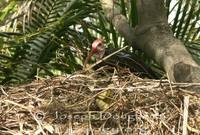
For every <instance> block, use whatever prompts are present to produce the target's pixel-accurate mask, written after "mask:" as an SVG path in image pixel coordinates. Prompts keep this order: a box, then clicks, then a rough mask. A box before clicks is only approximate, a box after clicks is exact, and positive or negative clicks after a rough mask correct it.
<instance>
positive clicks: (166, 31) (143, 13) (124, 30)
mask: <svg viewBox="0 0 200 135" xmlns="http://www.w3.org/2000/svg"><path fill="white" fill-rule="evenodd" d="M100 1H101V3H102V6H103V10H104V15H105V16H106V17H107V19H108V20H109V21H110V22H112V24H113V25H114V26H115V28H116V30H117V31H118V32H119V34H121V35H122V36H123V37H124V38H125V39H126V40H127V41H128V42H129V43H130V44H131V45H132V46H133V47H134V48H139V49H141V50H142V51H144V52H145V53H146V54H147V55H148V56H149V57H150V58H152V59H153V60H154V61H155V62H156V63H157V64H159V65H160V66H161V67H162V68H163V69H164V70H165V71H166V72H167V73H168V74H169V79H170V80H171V81H174V82H191V83H195V82H200V67H199V66H198V65H197V64H196V63H195V61H194V60H193V59H192V57H191V55H190V54H189V53H188V51H187V49H186V48H185V46H184V44H183V43H182V42H181V41H180V40H178V39H177V38H175V37H174V34H173V32H172V30H171V28H170V26H169V25H168V22H167V17H166V14H165V8H164V0H159V1H158V0H136V3H137V10H138V25H137V26H136V27H135V28H132V27H131V26H130V25H129V24H128V22H127V20H126V18H125V17H124V16H123V15H121V14H120V13H119V12H118V11H117V10H116V9H115V8H113V2H112V0H100ZM199 92H200V91H199Z"/></svg>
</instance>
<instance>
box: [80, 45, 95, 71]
mask: <svg viewBox="0 0 200 135" xmlns="http://www.w3.org/2000/svg"><path fill="white" fill-rule="evenodd" d="M96 52H97V48H94V47H93V48H92V50H91V52H90V54H89V55H88V56H87V58H86V60H85V63H84V65H83V70H85V67H86V64H87V63H88V61H89V59H90V58H91V56H92V55H93V54H95V53H96Z"/></svg>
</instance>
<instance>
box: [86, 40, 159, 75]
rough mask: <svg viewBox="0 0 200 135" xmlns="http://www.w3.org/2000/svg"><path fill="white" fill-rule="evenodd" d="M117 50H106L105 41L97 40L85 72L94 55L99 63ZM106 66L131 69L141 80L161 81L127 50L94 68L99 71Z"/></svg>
mask: <svg viewBox="0 0 200 135" xmlns="http://www.w3.org/2000/svg"><path fill="white" fill-rule="evenodd" d="M117 50H119V48H111V49H106V46H105V44H104V40H103V39H97V40H95V41H94V42H93V43H92V50H91V51H90V53H89V55H88V56H87V58H86V60H85V62H84V65H83V70H85V67H86V64H87V63H88V61H89V59H90V58H91V56H93V55H94V54H96V61H99V60H101V59H103V58H104V57H106V56H108V55H110V54H112V53H113V52H115V51H117ZM105 65H108V66H111V67H116V66H118V67H122V68H123V67H126V68H129V70H130V71H131V72H132V73H136V74H135V75H136V76H139V77H141V78H149V79H159V78H158V76H157V75H156V74H155V73H154V71H153V70H152V69H151V68H150V67H149V66H148V65H147V64H145V62H144V61H142V60H141V59H140V58H139V57H138V56H137V55H136V54H134V53H131V52H129V51H126V50H122V51H120V52H118V53H116V54H114V55H112V56H111V57H109V58H107V59H106V60H104V61H102V62H101V63H99V64H98V65H96V66H95V67H94V68H95V69H97V68H99V67H102V66H105Z"/></svg>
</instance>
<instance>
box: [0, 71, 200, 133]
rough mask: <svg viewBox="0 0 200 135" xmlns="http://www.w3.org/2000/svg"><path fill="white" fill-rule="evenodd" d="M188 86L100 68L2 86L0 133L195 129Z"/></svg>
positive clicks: (195, 100)
mask: <svg viewBox="0 0 200 135" xmlns="http://www.w3.org/2000/svg"><path fill="white" fill-rule="evenodd" d="M188 85H189V84H180V83H179V84H175V83H169V81H168V80H166V79H161V80H153V79H142V78H139V77H137V76H135V75H134V74H133V73H130V72H128V70H126V69H125V70H120V71H117V70H114V73H108V72H106V70H105V68H101V69H99V70H97V71H94V72H92V73H89V72H84V73H83V72H82V73H81V72H79V73H78V72H77V73H74V74H72V75H69V76H67V77H66V76H55V77H52V78H50V79H40V80H38V81H34V82H32V83H30V84H26V85H22V86H19V87H6V86H2V87H1V91H0V95H1V97H0V107H1V108H0V114H1V115H0V134H48V135H49V134H59V135H60V134H63V135H64V134H74V135H75V134H95V135H96V134H130V135H131V134H155V135H161V134H182V133H183V132H185V133H186V132H188V133H189V134H199V124H200V119H199V112H200V104H199V103H200V99H199V97H200V95H198V94H196V93H194V92H190V91H188V90H187V86H188Z"/></svg>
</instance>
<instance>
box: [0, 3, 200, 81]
mask: <svg viewBox="0 0 200 135" xmlns="http://www.w3.org/2000/svg"><path fill="white" fill-rule="evenodd" d="M174 1H175V0H165V4H166V5H165V6H166V14H167V16H168V18H169V19H170V16H171V14H172V13H173V11H175V10H176V15H175V17H174V19H172V21H171V22H170V25H171V27H172V30H173V31H174V34H175V36H176V37H177V38H179V39H180V40H182V41H183V42H184V43H185V45H186V47H187V48H188V51H189V52H190V53H191V54H192V56H193V57H194V59H195V60H196V61H197V63H200V59H199V58H200V55H199V54H200V53H199V51H200V49H199V45H200V41H199V33H200V26H199V13H200V9H199V4H200V3H199V2H198V0H180V1H177V2H175V4H172V3H173V2H174ZM115 6H116V7H117V9H118V10H119V11H120V12H121V13H122V14H123V15H125V16H126V18H127V20H128V22H129V23H130V25H131V26H132V27H135V26H136V25H137V23H138V19H137V18H138V17H137V9H136V0H131V1H125V0H117V1H115ZM16 9H18V10H16ZM11 11H12V12H11ZM10 16H11V19H8V18H6V17H10ZM0 18H1V19H3V21H4V22H5V24H4V26H1V27H0V47H1V52H2V53H1V54H0V58H1V61H0V73H1V75H0V82H1V84H5V83H9V84H14V83H17V84H18V83H24V82H26V81H28V80H30V79H34V77H35V76H37V77H47V76H53V75H60V74H71V73H73V72H75V71H77V70H81V69H82V65H83V62H84V60H85V58H86V56H87V54H88V51H89V50H90V44H91V43H92V42H93V41H94V40H95V39H96V38H103V37H104V38H105V41H106V42H107V47H108V48H113V47H118V48H121V47H123V46H125V45H127V42H126V41H125V40H124V38H123V37H121V36H120V35H119V34H118V33H117V31H115V28H114V27H113V26H112V24H110V23H109V22H108V21H107V20H106V18H105V17H104V15H103V12H102V9H101V6H100V3H99V2H98V1H97V0H72V1H70V0H69V1H66V0H32V1H29V0H25V1H18V0H14V1H12V2H9V3H8V4H7V6H5V7H4V8H2V9H1V11H0ZM128 50H129V51H132V52H134V53H137V54H138V55H139V56H140V57H141V58H142V59H143V60H144V61H145V62H146V63H148V64H149V65H152V64H153V66H154V68H155V69H157V70H159V67H158V66H157V65H156V64H154V63H153V62H152V60H151V59H150V58H148V57H147V56H146V55H145V54H144V53H142V52H138V51H135V50H132V48H131V46H129V48H128Z"/></svg>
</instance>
